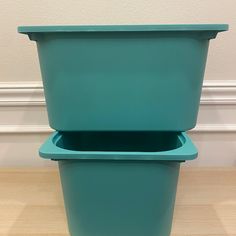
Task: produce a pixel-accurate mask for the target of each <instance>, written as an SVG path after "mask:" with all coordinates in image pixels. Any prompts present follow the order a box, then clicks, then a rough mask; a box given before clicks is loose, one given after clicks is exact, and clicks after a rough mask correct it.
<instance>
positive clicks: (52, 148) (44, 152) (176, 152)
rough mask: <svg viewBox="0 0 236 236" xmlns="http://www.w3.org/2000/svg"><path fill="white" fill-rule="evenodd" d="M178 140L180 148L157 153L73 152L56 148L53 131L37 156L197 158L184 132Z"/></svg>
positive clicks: (56, 157)
mask: <svg viewBox="0 0 236 236" xmlns="http://www.w3.org/2000/svg"><path fill="white" fill-rule="evenodd" d="M177 135H178V138H179V140H180V142H181V144H182V145H181V146H180V147H178V148H176V149H172V150H168V151H159V152H130V151H129V152H125V151H73V150H68V149H64V148H61V147H58V146H57V145H56V142H57V141H58V140H59V139H60V137H61V134H60V133H59V132H58V131H55V132H54V133H53V134H52V135H51V136H49V138H48V139H47V140H46V141H45V142H44V144H43V145H42V146H41V147H40V149H39V155H40V156H41V157H42V158H44V159H52V160H58V161H59V160H142V161H148V160H152V161H186V160H193V159H195V158H196V157H197V154H198V152H197V149H196V147H195V146H194V144H193V143H192V141H191V139H190V138H189V137H188V135H187V134H186V133H185V132H180V133H179V134H177Z"/></svg>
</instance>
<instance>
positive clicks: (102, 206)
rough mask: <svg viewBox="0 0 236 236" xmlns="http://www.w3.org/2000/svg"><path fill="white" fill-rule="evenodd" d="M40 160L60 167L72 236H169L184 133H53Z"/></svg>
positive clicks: (186, 147)
mask: <svg viewBox="0 0 236 236" xmlns="http://www.w3.org/2000/svg"><path fill="white" fill-rule="evenodd" d="M39 153H40V156H41V157H43V158H46V159H52V160H55V161H58V164H59V170H60V177H61V183H62V189H63V195H64V202H65V208H66V213H67V219H68V225H69V231H70V233H71V235H72V236H76V235H82V236H94V235H96V236H111V235H122V236H134V235H135V236H144V235H148V236H169V235H170V231H171V224H172V217H173V210H174V203H175V195H176V188H177V182H178V175H179V167H180V164H181V162H184V161H186V160H192V159H194V158H196V157H197V149H196V148H195V146H194V145H193V143H192V142H191V140H190V138H189V137H188V136H187V134H186V133H184V132H182V133H181V132H72V133H71V132H69V133H67V132H65V133H64V132H55V133H53V134H52V135H51V136H50V137H49V138H48V140H47V141H46V142H45V143H44V144H43V145H42V146H41V148H40V151H39Z"/></svg>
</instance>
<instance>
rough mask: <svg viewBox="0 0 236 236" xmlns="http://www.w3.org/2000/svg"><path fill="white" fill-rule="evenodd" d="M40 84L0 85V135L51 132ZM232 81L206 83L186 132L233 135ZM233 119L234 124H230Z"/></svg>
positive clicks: (235, 91)
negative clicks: (192, 124)
mask: <svg viewBox="0 0 236 236" xmlns="http://www.w3.org/2000/svg"><path fill="white" fill-rule="evenodd" d="M45 108H46V107H45V99H44V93H43V86H42V83H41V82H36V81H35V82H32V81H31V82H0V112H1V116H0V133H1V134H4V133H9V134H16V133H32V134H33V133H35V134H37V133H51V132H52V131H53V130H52V129H51V128H50V127H49V126H48V125H47V124H48V122H47V115H46V109H45ZM235 115H236V80H206V81H205V82H204V85H203V90H202V96H201V102H200V114H199V122H198V125H197V126H196V127H195V128H194V129H193V130H191V131H190V132H191V133H192V132H193V133H195V132H219V133H221V132H236V120H235V119H234V117H235ZM234 120H235V121H234Z"/></svg>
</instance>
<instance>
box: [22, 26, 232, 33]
mask: <svg viewBox="0 0 236 236" xmlns="http://www.w3.org/2000/svg"><path fill="white" fill-rule="evenodd" d="M226 30H228V24H159V25H155V24H153V25H50V26H19V27H18V32H19V33H23V34H28V33H57V32H65V33H66V32H122V31H124V32H128V31H130V32H142V31H216V32H220V31H226Z"/></svg>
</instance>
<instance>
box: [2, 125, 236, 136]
mask: <svg viewBox="0 0 236 236" xmlns="http://www.w3.org/2000/svg"><path fill="white" fill-rule="evenodd" d="M53 131H54V130H53V129H51V128H50V127H49V126H47V125H0V134H8V133H9V134H18V133H19V134H21V133H23V134H44V133H45V134H50V133H52V132H53ZM188 132H190V133H195V132H214V133H215V132H217V133H221V132H227V133H228V132H236V125H235V124H227V125H219V124H216V125H212V124H211V125H210V124H209V125H205V124H204V125H203V124H202V125H201V124H199V125H197V126H196V127H195V128H194V129H192V130H190V131H188Z"/></svg>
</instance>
